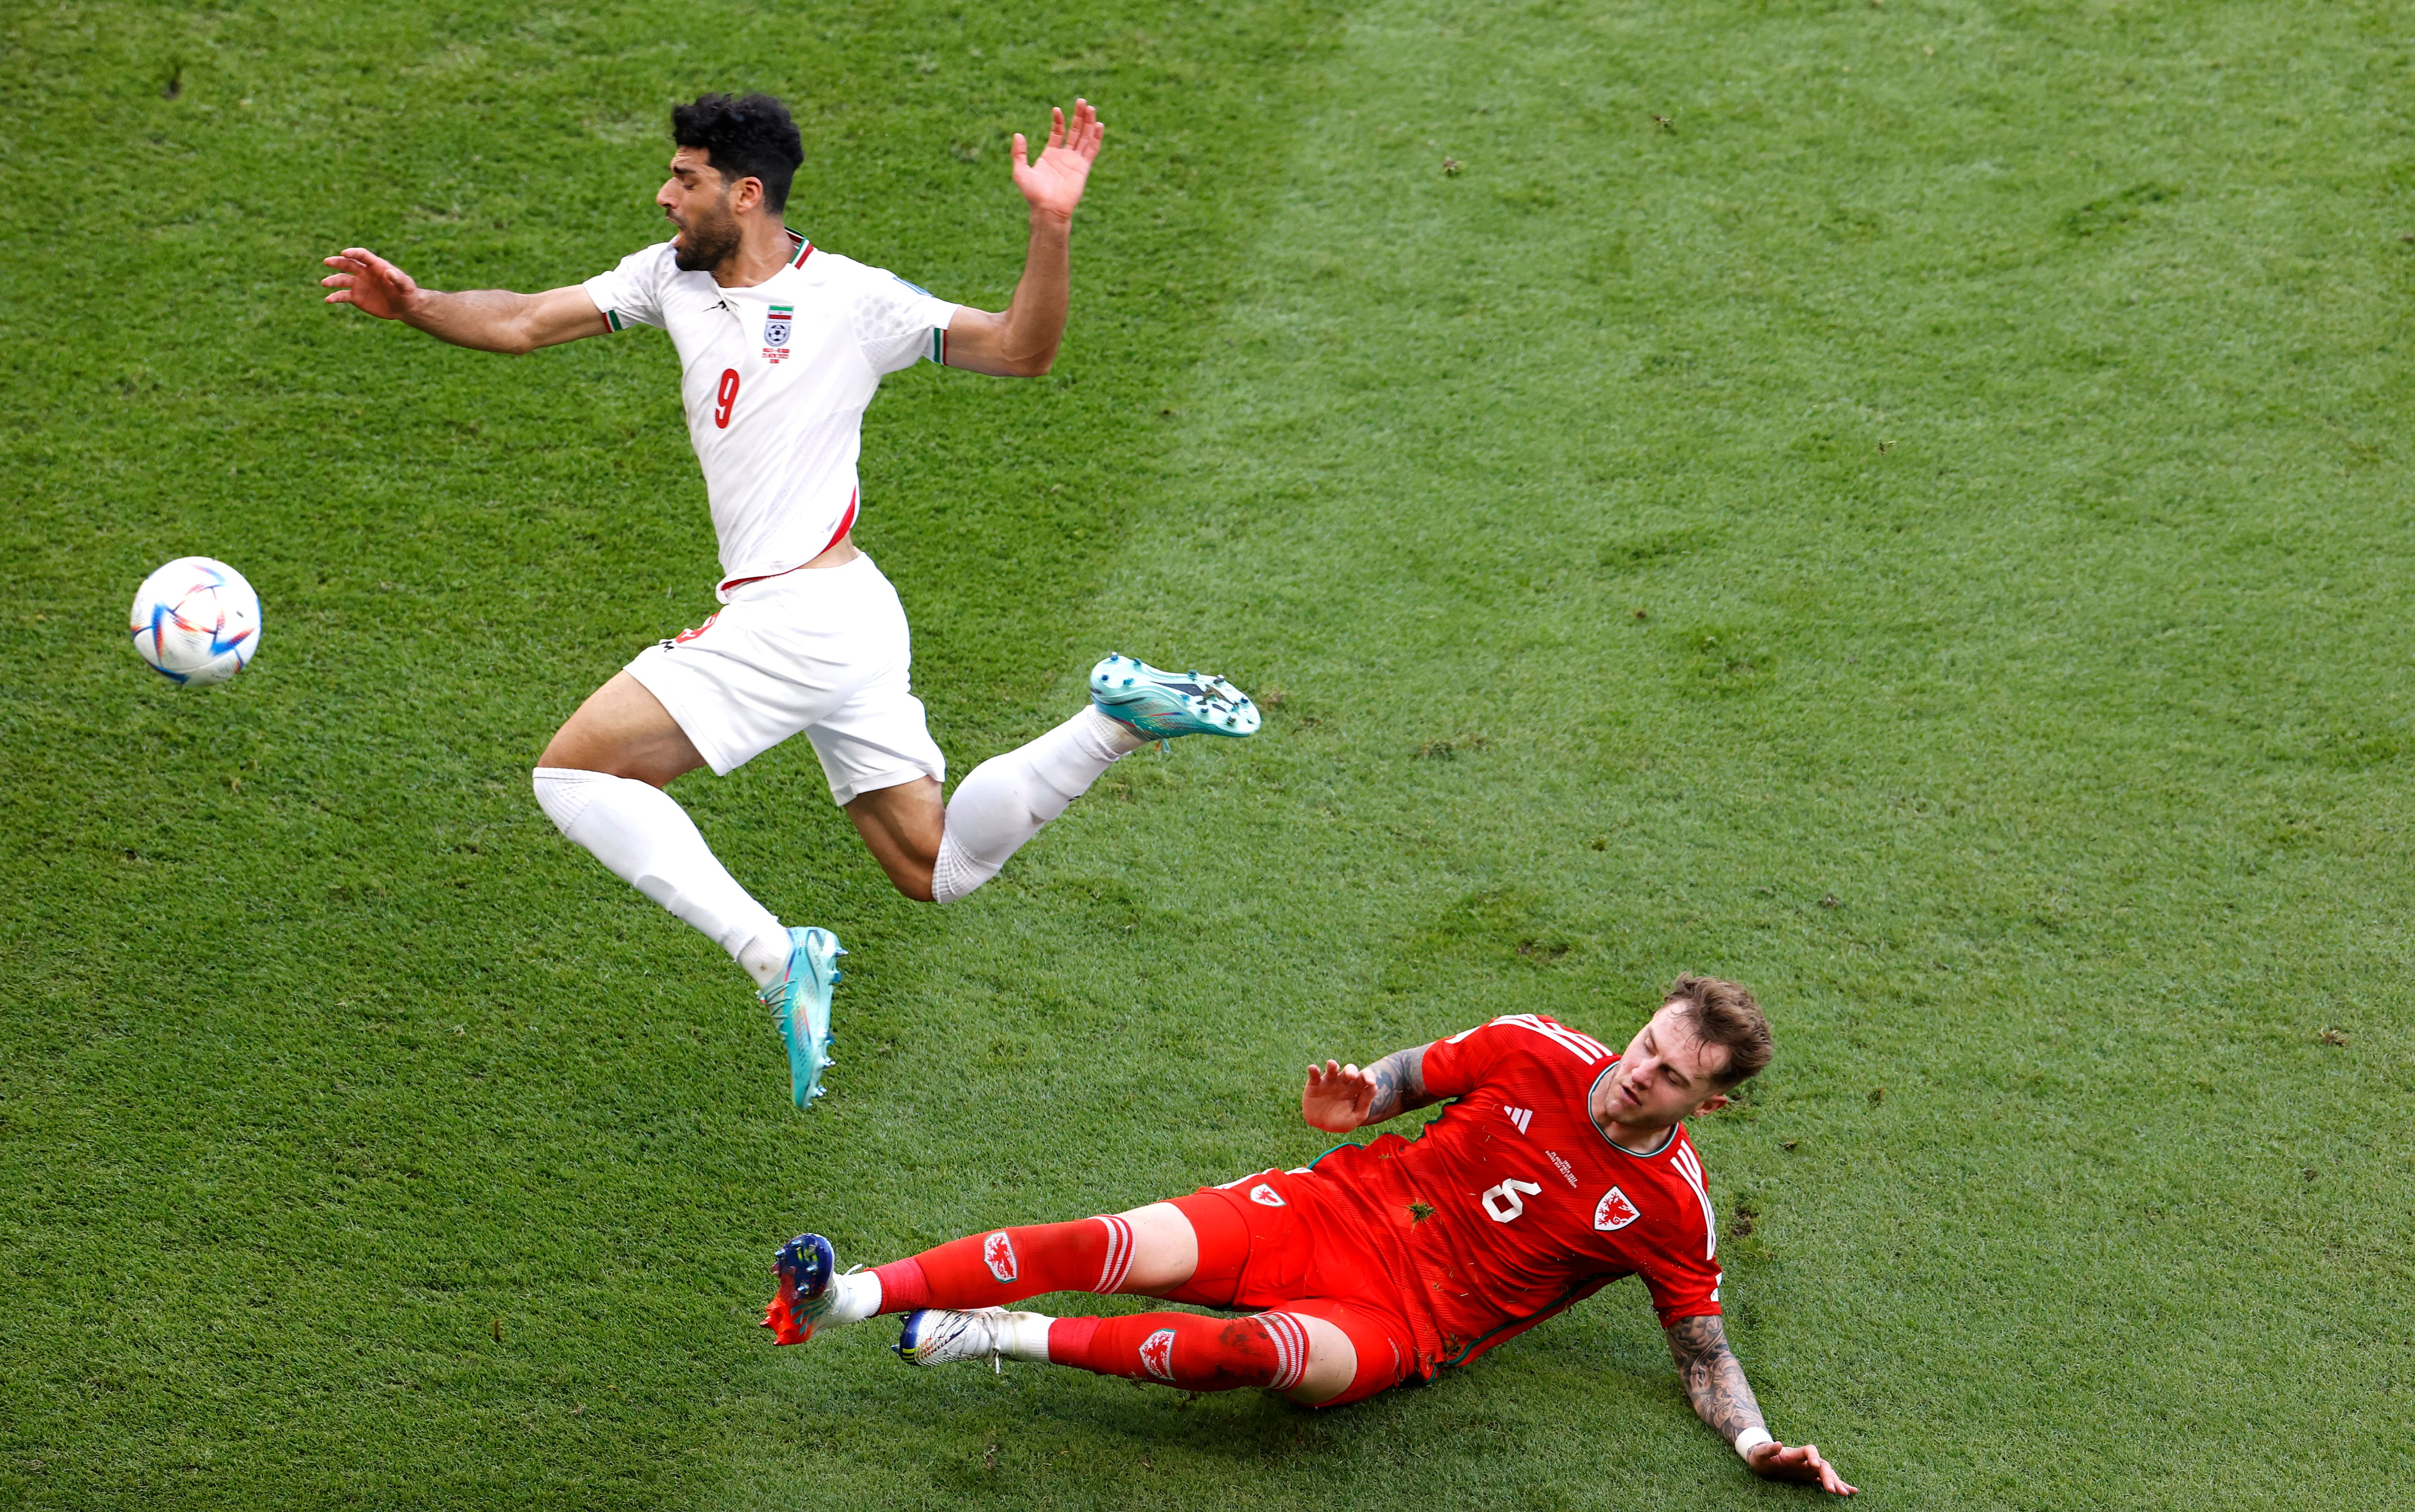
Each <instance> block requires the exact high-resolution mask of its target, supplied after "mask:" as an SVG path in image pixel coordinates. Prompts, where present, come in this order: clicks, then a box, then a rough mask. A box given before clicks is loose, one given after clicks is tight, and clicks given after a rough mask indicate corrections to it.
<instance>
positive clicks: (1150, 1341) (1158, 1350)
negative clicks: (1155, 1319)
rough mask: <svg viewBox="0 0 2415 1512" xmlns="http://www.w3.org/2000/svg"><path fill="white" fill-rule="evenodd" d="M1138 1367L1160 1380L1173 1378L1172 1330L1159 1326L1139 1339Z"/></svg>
mask: <svg viewBox="0 0 2415 1512" xmlns="http://www.w3.org/2000/svg"><path fill="white" fill-rule="evenodd" d="M1140 1368H1141V1369H1142V1370H1147V1372H1148V1373H1149V1374H1151V1375H1153V1376H1155V1377H1157V1378H1158V1379H1159V1380H1160V1381H1171V1380H1173V1379H1174V1330H1173V1329H1171V1328H1160V1329H1159V1330H1158V1331H1157V1332H1155V1333H1153V1334H1151V1335H1149V1336H1148V1337H1147V1339H1144V1340H1141V1341H1140Z"/></svg>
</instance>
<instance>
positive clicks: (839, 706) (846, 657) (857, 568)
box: [627, 557, 948, 805]
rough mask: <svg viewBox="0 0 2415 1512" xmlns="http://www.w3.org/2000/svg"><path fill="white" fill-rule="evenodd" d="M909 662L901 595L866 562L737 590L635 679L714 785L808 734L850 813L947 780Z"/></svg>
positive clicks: (654, 652)
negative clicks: (901, 790) (884, 794)
mask: <svg viewBox="0 0 2415 1512" xmlns="http://www.w3.org/2000/svg"><path fill="white" fill-rule="evenodd" d="M913 660H914V653H913V642H912V638H911V636H909V635H908V633H907V628H906V607H905V606H904V605H902V604H899V603H898V602H897V590H895V589H894V588H892V587H891V586H889V579H888V578H886V577H884V576H881V575H880V569H879V568H878V567H876V566H874V565H873V563H872V559H871V558H870V557H858V558H856V559H855V560H854V561H850V562H848V563H847V565H846V566H843V567H816V568H812V569H810V570H807V571H801V572H791V573H784V574H782V575H781V576H777V577H767V578H764V579H763V580H762V581H760V582H755V583H747V584H744V585H742V586H741V587H739V588H735V589H732V590H730V592H729V602H728V603H727V604H724V605H723V606H721V609H720V611H719V612H718V613H716V614H714V615H713V617H712V619H710V620H707V621H704V623H702V624H700V625H698V626H697V627H696V628H695V629H693V630H689V631H684V632H682V633H681V634H680V635H679V636H675V637H674V638H672V639H669V640H666V641H664V642H662V643H661V644H660V645H656V646H649V647H647V648H646V649H645V650H644V651H639V652H638V653H637V659H636V660H634V661H632V662H630V664H629V666H628V668H627V670H628V673H629V675H630V676H631V677H633V678H636V679H637V681H639V682H642V683H644V684H645V686H646V691H647V692H649V693H651V694H652V695H653V696H655V697H657V698H659V699H661V700H662V704H663V707H664V708H665V709H667V710H668V711H670V716H671V718H672V719H674V720H676V721H678V722H679V727H680V728H681V729H682V731H684V732H685V733H686V735H687V738H688V740H689V741H693V742H694V743H695V745H696V749H697V754H698V755H700V756H703V757H704V759H705V761H706V762H707V763H708V764H709V765H711V767H712V770H713V773H714V774H715V775H716V776H726V775H727V774H728V773H729V772H731V771H736V770H737V769H738V768H740V767H742V766H744V765H745V764H746V763H747V762H749V761H752V760H753V759H755V757H757V756H761V755H762V754H763V753H764V752H766V751H768V750H770V749H771V748H772V747H773V746H775V745H777V744H779V743H780V742H781V741H785V740H787V738H788V737H789V736H791V735H794V734H796V733H797V732H798V731H799V730H802V731H804V733H805V737H806V739H808V740H810V741H813V742H814V754H815V755H816V756H820V757H821V761H822V775H823V776H825V777H827V778H829V779H830V790H831V800H832V801H833V802H836V803H839V804H841V805H845V804H847V803H850V802H853V801H855V799H856V798H857V796H858V795H860V794H863V793H870V792H877V791H878V790H879V789H880V788H883V787H894V786H897V785H898V784H900V783H909V782H912V781H913V780H914V779H915V778H917V777H929V778H932V779H934V780H943V779H944V778H945V777H946V776H947V771H948V762H947V757H945V756H941V755H940V754H939V747H938V746H937V743H935V742H934V741H932V739H931V731H930V728H929V726H928V725H927V724H926V723H925V722H924V720H923V715H922V699H920V698H917V697H915V696H914V695H913V693H912V692H911V691H909V689H908V688H907V671H908V669H909V668H910V667H911V666H912V665H913Z"/></svg>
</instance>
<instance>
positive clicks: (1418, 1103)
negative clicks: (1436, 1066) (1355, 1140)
mask: <svg viewBox="0 0 2415 1512" xmlns="http://www.w3.org/2000/svg"><path fill="white" fill-rule="evenodd" d="M1425 1064H1426V1047H1425V1046H1423V1045H1418V1047H1417V1048H1415V1049H1413V1050H1395V1051H1393V1052H1392V1053H1391V1054H1390V1055H1386V1056H1385V1057H1384V1058H1383V1059H1381V1060H1379V1061H1377V1062H1375V1064H1373V1066H1370V1067H1368V1068H1367V1074H1368V1075H1369V1076H1370V1077H1373V1079H1374V1083H1375V1100H1374V1101H1373V1103H1371V1104H1369V1106H1368V1108H1367V1116H1366V1117H1364V1118H1362V1119H1360V1120H1359V1125H1360V1127H1362V1128H1363V1127H1365V1126H1366V1125H1368V1124H1380V1123H1382V1122H1383V1121H1384V1120H1385V1119H1387V1118H1397V1117H1399V1116H1400V1115H1402V1114H1404V1113H1406V1112H1408V1111H1409V1110H1410V1109H1412V1108H1426V1107H1432V1106H1433V1104H1434V1103H1436V1102H1439V1101H1441V1099H1440V1098H1437V1097H1434V1096H1433V1095H1432V1094H1430V1093H1428V1092H1427V1091H1426V1077H1425Z"/></svg>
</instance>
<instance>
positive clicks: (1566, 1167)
mask: <svg viewBox="0 0 2415 1512" xmlns="http://www.w3.org/2000/svg"><path fill="white" fill-rule="evenodd" d="M1543 1153H1544V1154H1546V1155H1548V1156H1550V1157H1551V1158H1552V1163H1553V1165H1556V1166H1558V1167H1559V1168H1560V1179H1561V1180H1563V1181H1565V1182H1567V1183H1568V1185H1569V1186H1571V1187H1573V1186H1575V1185H1576V1184H1577V1168H1576V1167H1575V1166H1572V1165H1570V1164H1569V1163H1568V1158H1567V1157H1566V1156H1564V1155H1562V1154H1561V1153H1560V1152H1559V1151H1557V1150H1545V1151H1544V1152H1543Z"/></svg>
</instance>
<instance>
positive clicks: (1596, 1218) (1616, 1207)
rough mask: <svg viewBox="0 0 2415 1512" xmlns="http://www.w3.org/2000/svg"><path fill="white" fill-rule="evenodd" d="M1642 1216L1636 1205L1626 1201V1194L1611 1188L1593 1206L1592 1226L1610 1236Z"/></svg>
mask: <svg viewBox="0 0 2415 1512" xmlns="http://www.w3.org/2000/svg"><path fill="white" fill-rule="evenodd" d="M1642 1217H1643V1213H1642V1212H1641V1211H1639V1210H1638V1209H1637V1207H1636V1205H1634V1204H1633V1203H1631V1202H1628V1200H1627V1193H1625V1192H1623V1191H1621V1190H1618V1189H1617V1188H1616V1187H1613V1188H1611V1189H1610V1190H1608V1191H1605V1192H1603V1193H1602V1194H1601V1201H1600V1202H1599V1203H1598V1204H1596V1205H1594V1210H1593V1226H1594V1227H1595V1228H1598V1229H1599V1230H1601V1232H1603V1233H1604V1234H1611V1233H1614V1232H1616V1231H1617V1230H1619V1229H1623V1228H1625V1227H1627V1225H1628V1224H1629V1223H1632V1222H1634V1221H1635V1220H1637V1219H1639V1218H1642Z"/></svg>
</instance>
